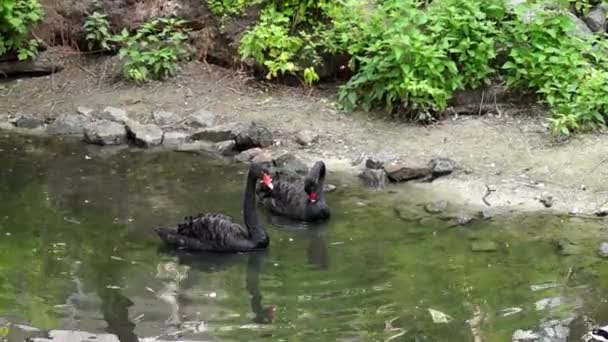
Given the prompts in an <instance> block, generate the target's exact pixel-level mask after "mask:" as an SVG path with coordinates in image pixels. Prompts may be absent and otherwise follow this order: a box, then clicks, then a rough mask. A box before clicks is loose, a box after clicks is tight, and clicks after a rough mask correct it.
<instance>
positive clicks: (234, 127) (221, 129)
mask: <svg viewBox="0 0 608 342" xmlns="http://www.w3.org/2000/svg"><path fill="white" fill-rule="evenodd" d="M242 126H243V124H241V123H229V124H225V125H218V126H213V127H205V128H203V129H201V130H199V131H197V132H195V133H193V134H192V135H191V136H190V139H192V140H207V141H211V142H220V141H226V140H234V138H235V137H236V134H237V132H238V131H239V130H241V129H242Z"/></svg>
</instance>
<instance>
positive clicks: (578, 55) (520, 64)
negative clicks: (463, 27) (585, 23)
mask: <svg viewBox="0 0 608 342" xmlns="http://www.w3.org/2000/svg"><path fill="white" fill-rule="evenodd" d="M574 29H575V24H574V23H573V22H572V21H571V20H570V19H569V18H568V16H567V15H565V14H555V13H549V14H548V13H540V14H538V15H537V16H536V18H535V19H534V21H533V22H531V23H528V24H523V23H521V22H520V21H513V22H511V25H510V28H509V30H510V37H511V40H510V41H509V44H510V54H509V59H508V61H507V62H506V63H505V65H504V66H503V68H504V69H505V71H506V77H507V82H508V85H509V86H511V87H518V88H523V89H525V90H531V91H534V92H536V93H538V94H539V95H540V96H541V99H542V101H543V102H544V103H546V104H548V105H549V106H550V107H551V108H552V113H553V118H552V122H553V129H554V131H555V132H559V133H562V134H566V135H567V134H570V132H571V131H573V130H578V129H589V128H595V127H598V126H599V125H603V124H604V123H605V122H604V117H605V116H606V115H608V57H607V56H606V54H605V52H606V51H607V50H606V48H605V42H603V41H602V40H597V39H590V40H583V39H582V38H580V37H578V36H576V35H574V34H572V30H574ZM602 45H603V46H602Z"/></svg>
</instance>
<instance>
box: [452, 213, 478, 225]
mask: <svg viewBox="0 0 608 342" xmlns="http://www.w3.org/2000/svg"><path fill="white" fill-rule="evenodd" d="M473 220H474V218H473V217H472V216H471V215H469V214H464V213H461V214H458V216H456V224H458V225H460V226H466V225H467V224H469V223H471V222H473Z"/></svg>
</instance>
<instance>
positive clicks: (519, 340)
mask: <svg viewBox="0 0 608 342" xmlns="http://www.w3.org/2000/svg"><path fill="white" fill-rule="evenodd" d="M539 338H540V335H539V334H538V333H535V332H534V331H532V330H521V329H518V330H516V331H515V332H514V333H513V336H512V339H513V342H532V341H538V339H539Z"/></svg>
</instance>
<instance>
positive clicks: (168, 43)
mask: <svg viewBox="0 0 608 342" xmlns="http://www.w3.org/2000/svg"><path fill="white" fill-rule="evenodd" d="M189 32H190V30H189V29H188V28H187V27H186V22H185V21H184V20H180V19H174V18H160V19H154V20H152V21H150V22H148V23H146V24H144V25H142V26H141V27H140V28H139V29H138V30H137V32H135V34H133V35H131V34H130V33H129V32H128V31H127V30H126V29H123V31H122V32H121V33H120V34H119V35H116V36H114V37H113V38H112V40H113V41H114V42H116V43H117V44H118V46H120V51H119V57H120V58H121V59H123V60H124V64H123V75H124V77H125V78H127V79H129V80H132V81H135V82H136V83H142V82H146V81H148V80H150V79H163V78H165V77H167V76H172V75H174V74H175V72H176V71H177V63H178V62H179V61H181V60H184V59H186V58H188V57H189V55H190V53H189V51H188V50H187V44H186V41H187V40H188V38H189Z"/></svg>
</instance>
